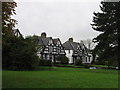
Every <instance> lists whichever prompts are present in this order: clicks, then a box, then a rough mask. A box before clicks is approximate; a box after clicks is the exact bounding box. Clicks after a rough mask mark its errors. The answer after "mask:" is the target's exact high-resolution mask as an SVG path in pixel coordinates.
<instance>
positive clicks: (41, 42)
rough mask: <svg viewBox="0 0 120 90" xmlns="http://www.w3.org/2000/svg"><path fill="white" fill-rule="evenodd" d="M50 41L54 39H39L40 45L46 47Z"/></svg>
mask: <svg viewBox="0 0 120 90" xmlns="http://www.w3.org/2000/svg"><path fill="white" fill-rule="evenodd" d="M50 40H52V37H46V38H41V37H39V38H38V44H39V45H44V46H46V45H47V44H48V42H49V41H50Z"/></svg>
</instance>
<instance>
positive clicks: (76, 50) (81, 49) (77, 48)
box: [63, 38, 92, 64]
mask: <svg viewBox="0 0 120 90" xmlns="http://www.w3.org/2000/svg"><path fill="white" fill-rule="evenodd" d="M63 47H64V48H65V52H66V56H67V57H68V58H69V63H70V64H72V63H75V60H76V59H80V60H82V63H91V61H92V58H91V57H92V56H91V55H90V54H89V53H88V50H87V48H86V47H85V45H84V43H83V42H80V43H79V42H73V38H69V40H68V41H66V42H65V43H63Z"/></svg>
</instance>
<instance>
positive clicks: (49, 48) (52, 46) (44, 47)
mask: <svg viewBox="0 0 120 90" xmlns="http://www.w3.org/2000/svg"><path fill="white" fill-rule="evenodd" d="M38 44H39V45H40V47H41V50H40V51H39V52H38V56H39V57H40V58H41V59H43V60H52V62H56V61H57V60H56V58H57V56H60V55H65V50H64V47H63V46H62V43H61V41H60V39H59V38H57V39H52V37H46V33H42V34H41V36H40V37H39V38H38Z"/></svg>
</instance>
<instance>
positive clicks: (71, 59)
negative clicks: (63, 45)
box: [65, 50, 73, 63]
mask: <svg viewBox="0 0 120 90" xmlns="http://www.w3.org/2000/svg"><path fill="white" fill-rule="evenodd" d="M65 52H66V57H68V58H69V63H73V57H72V54H73V50H70V53H69V50H65Z"/></svg>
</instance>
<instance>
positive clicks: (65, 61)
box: [57, 56, 69, 64]
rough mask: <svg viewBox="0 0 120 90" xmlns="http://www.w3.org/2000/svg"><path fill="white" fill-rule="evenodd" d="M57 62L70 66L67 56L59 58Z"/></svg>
mask: <svg viewBox="0 0 120 90" xmlns="http://www.w3.org/2000/svg"><path fill="white" fill-rule="evenodd" d="M57 60H58V61H60V63H61V64H68V63H69V59H68V58H67V57H66V56H58V57H57Z"/></svg>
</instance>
